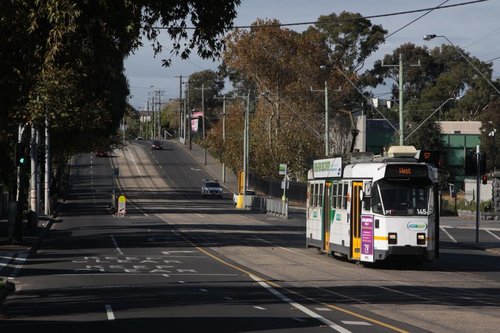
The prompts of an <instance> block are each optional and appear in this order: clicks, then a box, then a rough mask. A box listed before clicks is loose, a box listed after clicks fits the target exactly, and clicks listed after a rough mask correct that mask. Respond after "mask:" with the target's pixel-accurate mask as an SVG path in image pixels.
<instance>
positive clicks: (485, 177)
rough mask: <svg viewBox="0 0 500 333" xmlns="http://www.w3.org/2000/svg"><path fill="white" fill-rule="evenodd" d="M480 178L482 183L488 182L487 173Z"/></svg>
mask: <svg viewBox="0 0 500 333" xmlns="http://www.w3.org/2000/svg"><path fill="white" fill-rule="evenodd" d="M482 180H483V185H486V184H487V183H488V176H487V175H483V176H482Z"/></svg>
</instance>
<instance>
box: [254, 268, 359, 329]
mask: <svg viewBox="0 0 500 333" xmlns="http://www.w3.org/2000/svg"><path fill="white" fill-rule="evenodd" d="M250 277H251V278H252V279H253V280H255V281H256V282H257V283H258V284H259V285H260V286H261V287H263V288H265V289H266V290H267V291H269V292H270V293H271V294H273V295H274V296H276V297H278V298H280V299H281V300H282V301H284V302H286V303H288V304H290V305H291V306H293V307H294V308H296V309H298V310H300V311H302V312H304V313H305V314H306V315H308V316H310V317H312V318H314V319H317V320H319V321H320V322H322V323H323V324H325V325H328V327H330V328H332V329H334V330H335V331H337V332H340V333H351V331H349V330H347V329H345V328H343V327H342V326H340V325H337V324H335V323H334V322H333V321H330V320H328V319H326V318H325V317H323V316H321V315H319V314H317V313H316V312H314V311H311V310H309V309H308V308H306V307H305V306H303V305H302V304H299V303H297V302H294V301H293V300H292V299H290V298H288V297H287V296H285V295H283V294H282V293H280V292H279V291H278V290H276V289H274V288H273V287H271V286H270V285H269V284H267V283H266V282H265V281H263V280H262V279H261V278H259V277H257V276H255V275H253V274H250Z"/></svg>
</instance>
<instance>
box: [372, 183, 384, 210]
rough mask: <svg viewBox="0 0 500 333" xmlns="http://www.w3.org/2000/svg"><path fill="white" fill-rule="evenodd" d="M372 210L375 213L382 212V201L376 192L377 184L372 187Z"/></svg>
mask: <svg viewBox="0 0 500 333" xmlns="http://www.w3.org/2000/svg"><path fill="white" fill-rule="evenodd" d="M372 212H374V213H376V214H383V209H382V202H381V201H380V195H379V193H378V186H374V187H372Z"/></svg>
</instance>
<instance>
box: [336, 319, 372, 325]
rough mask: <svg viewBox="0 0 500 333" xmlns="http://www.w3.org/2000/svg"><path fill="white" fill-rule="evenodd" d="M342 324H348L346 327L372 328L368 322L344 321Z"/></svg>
mask: <svg viewBox="0 0 500 333" xmlns="http://www.w3.org/2000/svg"><path fill="white" fill-rule="evenodd" d="M342 324H346V325H358V326H372V324H370V323H367V322H366V321H349V320H342Z"/></svg>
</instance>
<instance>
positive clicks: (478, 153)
mask: <svg viewBox="0 0 500 333" xmlns="http://www.w3.org/2000/svg"><path fill="white" fill-rule="evenodd" d="M476 169H477V172H476V243H479V214H480V213H479V204H480V201H481V195H480V193H481V185H480V183H479V181H480V178H481V149H480V146H479V145H476Z"/></svg>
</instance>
